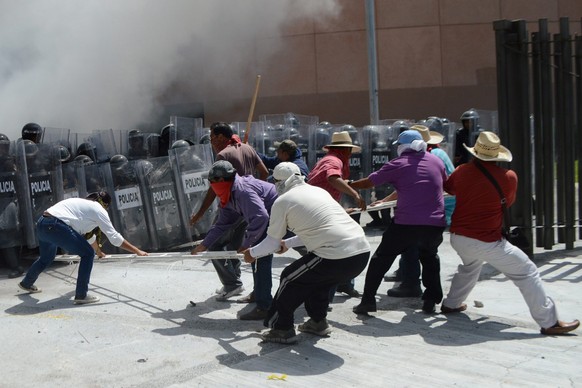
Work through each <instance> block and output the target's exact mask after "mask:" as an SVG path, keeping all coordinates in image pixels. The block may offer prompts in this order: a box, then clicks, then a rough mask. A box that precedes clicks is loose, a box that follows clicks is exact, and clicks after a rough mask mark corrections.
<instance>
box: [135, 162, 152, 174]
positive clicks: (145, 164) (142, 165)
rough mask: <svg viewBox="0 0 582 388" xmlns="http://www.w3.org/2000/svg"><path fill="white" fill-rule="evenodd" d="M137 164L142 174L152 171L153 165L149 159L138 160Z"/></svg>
mask: <svg viewBox="0 0 582 388" xmlns="http://www.w3.org/2000/svg"><path fill="white" fill-rule="evenodd" d="M136 163H137V166H139V168H141V169H142V171H143V173H144V175H148V174H149V173H150V172H152V171H153V169H154V165H153V164H152V162H150V161H149V160H143V159H142V160H138V161H137V162H136Z"/></svg>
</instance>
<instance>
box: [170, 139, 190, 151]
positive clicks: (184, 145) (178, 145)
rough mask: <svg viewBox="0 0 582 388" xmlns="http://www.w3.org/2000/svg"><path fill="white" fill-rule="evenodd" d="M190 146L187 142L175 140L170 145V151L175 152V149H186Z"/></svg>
mask: <svg viewBox="0 0 582 388" xmlns="http://www.w3.org/2000/svg"><path fill="white" fill-rule="evenodd" d="M191 145H192V143H190V142H189V141H188V140H176V141H175V142H174V143H172V147H171V148H172V149H173V150H175V149H177V148H188V147H190V146H191Z"/></svg>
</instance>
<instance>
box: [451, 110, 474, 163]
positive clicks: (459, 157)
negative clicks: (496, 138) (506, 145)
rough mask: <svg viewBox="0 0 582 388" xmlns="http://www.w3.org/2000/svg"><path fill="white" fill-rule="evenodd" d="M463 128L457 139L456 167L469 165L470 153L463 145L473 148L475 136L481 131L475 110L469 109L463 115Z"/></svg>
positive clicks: (458, 132)
mask: <svg viewBox="0 0 582 388" xmlns="http://www.w3.org/2000/svg"><path fill="white" fill-rule="evenodd" d="M461 124H462V125H463V126H462V127H461V128H459V129H457V134H456V138H455V160H454V164H455V167H457V166H459V165H461V164H463V163H467V162H468V161H469V159H470V154H469V151H467V149H466V148H465V147H463V144H466V145H467V146H468V147H471V146H473V143H474V141H473V137H474V134H476V133H478V131H479V113H478V112H477V110H475V109H474V108H471V109H469V110H468V111H466V112H464V113H463V114H462V115H461Z"/></svg>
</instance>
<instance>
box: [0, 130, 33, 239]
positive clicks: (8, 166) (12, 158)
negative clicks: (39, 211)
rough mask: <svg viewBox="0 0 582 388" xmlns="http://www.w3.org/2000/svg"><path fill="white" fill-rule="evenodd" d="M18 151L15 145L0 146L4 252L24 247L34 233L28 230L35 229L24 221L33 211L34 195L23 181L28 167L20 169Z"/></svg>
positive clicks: (0, 220) (0, 231) (0, 226)
mask: <svg viewBox="0 0 582 388" xmlns="http://www.w3.org/2000/svg"><path fill="white" fill-rule="evenodd" d="M15 151H16V143H15V142H8V141H6V142H3V143H2V144H0V249H4V248H12V247H19V246H22V245H24V243H25V242H26V241H25V239H24V236H25V235H27V234H28V233H30V232H31V230H30V229H26V227H27V226H28V228H30V227H31V226H32V225H31V224H30V223H28V224H25V223H24V222H23V220H24V218H25V216H26V215H31V214H32V212H31V209H30V195H29V193H28V190H27V187H26V184H25V183H24V182H23V178H24V179H25V178H26V176H25V175H26V174H25V171H22V170H23V168H24V166H19V164H18V161H17V158H16V155H15Z"/></svg>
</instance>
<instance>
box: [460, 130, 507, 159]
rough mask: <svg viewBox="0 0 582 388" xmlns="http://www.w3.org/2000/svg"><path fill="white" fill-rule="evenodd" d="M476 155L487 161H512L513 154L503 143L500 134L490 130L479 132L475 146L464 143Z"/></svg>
mask: <svg viewBox="0 0 582 388" xmlns="http://www.w3.org/2000/svg"><path fill="white" fill-rule="evenodd" d="M463 147H465V148H466V149H467V151H469V152H470V153H471V154H472V155H473V156H474V157H476V158H477V159H480V160H483V161H485V162H511V160H512V159H513V155H511V151H510V150H508V149H507V148H506V147H504V146H502V145H501V141H500V140H499V136H497V135H496V134H495V133H493V132H490V131H483V132H480V133H479V137H478V138H477V141H476V142H475V147H467V145H466V144H463Z"/></svg>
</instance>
